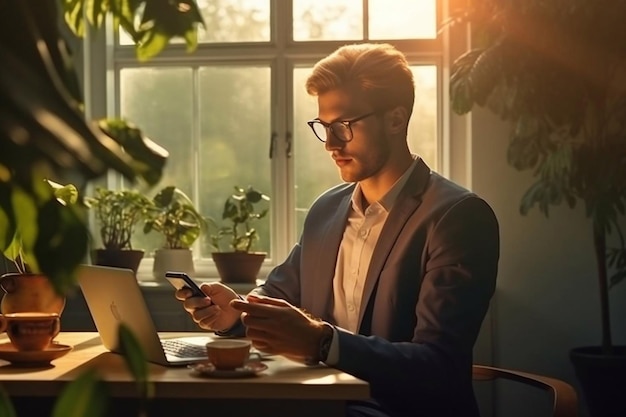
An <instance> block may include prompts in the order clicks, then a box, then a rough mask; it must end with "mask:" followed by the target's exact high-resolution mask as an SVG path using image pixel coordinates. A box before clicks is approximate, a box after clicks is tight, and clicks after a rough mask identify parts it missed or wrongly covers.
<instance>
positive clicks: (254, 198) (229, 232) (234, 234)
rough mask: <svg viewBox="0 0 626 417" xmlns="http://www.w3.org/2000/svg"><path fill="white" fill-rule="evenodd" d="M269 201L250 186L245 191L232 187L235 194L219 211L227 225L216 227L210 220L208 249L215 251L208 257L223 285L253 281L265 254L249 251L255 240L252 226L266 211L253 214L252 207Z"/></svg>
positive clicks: (256, 238)
mask: <svg viewBox="0 0 626 417" xmlns="http://www.w3.org/2000/svg"><path fill="white" fill-rule="evenodd" d="M269 200H270V198H269V197H268V196H267V195H265V194H263V193H262V192H260V191H258V190H255V189H254V188H253V187H252V186H249V187H248V188H247V189H243V188H241V187H239V186H235V192H234V193H233V194H231V195H230V196H229V197H228V198H227V199H226V202H225V203H224V210H223V212H222V220H224V221H226V222H227V224H226V225H224V226H221V227H218V226H217V224H216V223H215V221H211V224H212V225H213V226H215V227H216V228H217V230H216V232H215V233H213V234H211V236H210V239H211V246H212V247H213V248H215V251H214V252H212V253H211V256H212V258H213V261H214V262H215V266H216V268H217V271H218V273H219V274H220V277H221V279H222V281H223V282H225V283H240V282H241V283H255V282H256V277H257V274H258V273H259V270H260V269H261V265H262V264H263V261H264V260H265V257H266V256H267V253H265V252H254V251H252V248H253V246H254V244H255V242H257V240H258V239H259V235H258V233H257V230H256V229H255V228H254V227H253V223H254V222H256V221H257V220H260V219H262V218H264V217H265V216H266V215H267V213H268V208H267V207H266V208H264V209H262V210H261V211H258V212H257V211H256V209H255V206H256V205H257V204H260V203H261V202H268V201H269ZM224 239H226V240H227V241H228V245H227V248H224V247H223V240H224Z"/></svg>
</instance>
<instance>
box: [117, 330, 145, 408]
mask: <svg viewBox="0 0 626 417" xmlns="http://www.w3.org/2000/svg"><path fill="white" fill-rule="evenodd" d="M118 340H119V343H120V349H121V351H122V353H123V355H124V361H125V362H126V366H128V369H129V371H130V372H131V374H132V375H133V377H134V379H135V381H136V382H137V388H138V390H139V394H140V396H141V398H142V399H144V400H145V399H147V398H152V396H153V395H154V386H153V384H152V383H151V382H150V381H149V379H148V361H147V359H146V355H145V353H144V351H143V348H142V347H141V345H140V344H139V341H138V340H137V338H136V337H135V335H134V334H133V333H132V331H131V330H130V328H128V326H126V325H125V324H124V323H121V324H120V326H119V328H118Z"/></svg>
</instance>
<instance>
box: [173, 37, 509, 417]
mask: <svg viewBox="0 0 626 417" xmlns="http://www.w3.org/2000/svg"><path fill="white" fill-rule="evenodd" d="M306 87H307V91H308V92H309V94H311V95H314V96H317V99H318V118H317V119H314V120H312V121H310V122H309V125H310V126H311V128H312V130H313V132H314V133H315V135H316V136H317V138H318V139H319V140H320V141H322V142H324V144H325V147H326V150H327V151H328V152H329V153H330V156H331V157H332V159H333V161H334V162H335V164H336V165H337V167H338V169H339V173H340V174H341V178H342V179H343V180H344V181H345V182H346V183H344V184H342V185H339V186H337V187H335V188H332V189H330V190H329V191H327V192H325V193H324V194H323V195H322V196H320V197H319V198H318V199H317V200H316V201H315V202H314V203H313V205H312V207H311V209H310V211H309V214H308V216H307V218H306V221H305V224H304V229H303V232H302V236H301V238H300V241H299V243H298V244H297V245H296V246H295V247H294V248H293V249H292V251H291V253H290V255H289V257H288V258H287V260H286V261H285V262H284V263H283V264H282V265H279V266H278V267H276V268H275V269H274V270H273V271H272V272H271V273H270V274H269V276H268V277H267V280H266V282H265V284H264V285H262V286H260V287H259V288H257V289H256V290H255V291H253V292H252V294H250V295H248V297H247V299H246V300H241V299H239V298H238V297H237V295H236V294H235V293H234V292H233V291H232V290H230V289H229V288H228V287H226V286H224V285H221V284H205V285H204V286H203V287H202V289H203V291H204V292H205V293H206V295H207V297H206V298H204V299H202V298H187V297H188V296H189V294H188V293H187V292H185V291H179V292H178V293H177V294H176V295H177V297H178V298H179V299H181V300H185V302H184V307H185V309H186V310H187V311H189V312H190V313H191V314H192V316H193V318H194V320H195V321H196V322H197V323H198V324H199V325H200V326H201V327H203V328H205V329H212V330H217V331H218V332H217V333H218V334H240V335H243V334H244V332H245V334H246V335H247V337H249V338H250V339H252V341H253V344H254V346H255V347H257V348H258V349H260V350H262V351H265V352H270V353H275V354H282V355H285V356H287V357H290V358H293V359H295V360H300V361H303V362H306V363H318V362H319V361H321V362H324V363H326V364H327V365H329V366H332V367H335V368H337V369H340V370H342V371H344V372H347V373H349V374H352V375H354V376H356V377H358V378H361V379H363V380H365V381H368V382H369V383H370V389H371V395H372V400H371V401H369V402H364V403H354V404H350V406H349V410H348V415H351V416H478V411H477V406H476V401H475V399H474V394H473V391H472V385H471V365H472V348H473V345H474V342H475V340H476V337H477V334H478V331H479V329H480V325H481V322H482V320H483V318H484V315H485V313H486V311H487V308H488V304H489V300H490V298H491V295H492V294H493V291H494V288H495V279H496V272H497V263H498V256H499V238H498V224H497V221H496V218H495V216H494V213H493V211H492V210H491V209H490V207H489V206H488V205H487V204H486V203H485V202H484V201H483V200H481V199H480V198H478V197H477V196H476V195H475V194H473V193H471V192H469V191H467V190H465V189H463V188H462V187H460V186H458V185H455V184H454V183H452V182H450V181H448V180H446V179H445V178H443V177H441V176H439V175H438V174H436V173H434V172H432V171H431V170H430V169H429V168H428V167H427V166H426V164H425V163H424V162H423V161H422V160H421V159H420V158H419V157H417V156H414V155H412V154H411V153H410V151H409V148H408V145H407V140H406V136H407V126H408V123H409V118H410V116H411V111H412V108H413V101H414V85H413V77H412V74H411V71H410V69H409V67H408V64H407V61H406V59H405V57H404V56H403V55H402V54H401V53H400V52H399V51H397V50H396V49H394V48H393V47H392V46H390V45H387V44H361V45H350V46H344V47H342V48H340V49H338V50H337V51H336V52H334V53H333V54H331V55H330V56H328V57H327V58H325V59H323V60H321V61H320V62H319V63H318V64H317V65H316V66H315V67H314V69H313V73H312V74H311V76H310V77H309V79H308V80H307V83H306ZM211 303H213V304H211ZM242 313H243V314H242Z"/></svg>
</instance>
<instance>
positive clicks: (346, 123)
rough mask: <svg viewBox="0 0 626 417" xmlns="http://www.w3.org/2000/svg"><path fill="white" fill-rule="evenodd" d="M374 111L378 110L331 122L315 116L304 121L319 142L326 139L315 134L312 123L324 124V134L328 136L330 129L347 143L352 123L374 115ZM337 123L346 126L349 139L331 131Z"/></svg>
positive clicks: (351, 135) (351, 134)
mask: <svg viewBox="0 0 626 417" xmlns="http://www.w3.org/2000/svg"><path fill="white" fill-rule="evenodd" d="M376 113H378V111H376V110H375V111H372V112H369V113H365V114H364V115H362V116H358V117H353V118H352V119H348V120H336V121H334V122H331V123H326V122H323V121H321V120H320V119H317V118H316V119H313V120H309V121H308V122H306V124H308V125H309V127H310V128H311V130H312V131H313V134H314V135H315V137H316V138H317V139H318V140H319V141H320V142H322V143H326V141H327V139H323V138H321V137H320V136H319V135H318V134H317V132H316V131H315V127H314V125H315V124H316V123H319V124H321V125H322V126H324V128H325V129H326V131H327V132H326V136H328V130H330V133H332V134H333V135H334V136H335V137H336V138H337V139H339V140H340V141H341V142H344V143H348V142H350V141H351V140H352V139H353V138H354V133H353V132H352V123H356V122H358V121H359V120H363V119H365V118H367V117H370V116H373V115H375V114H376ZM337 123H340V124H342V125H344V126H346V127H347V128H348V132H350V139H348V140H344V139H342V138H340V137H339V136H337V135H336V134H335V132H334V131H333V125H334V124H337Z"/></svg>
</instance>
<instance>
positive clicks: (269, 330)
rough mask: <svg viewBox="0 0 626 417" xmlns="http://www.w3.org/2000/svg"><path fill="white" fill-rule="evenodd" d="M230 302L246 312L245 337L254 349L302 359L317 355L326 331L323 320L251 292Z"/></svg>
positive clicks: (282, 302) (298, 359)
mask: <svg viewBox="0 0 626 417" xmlns="http://www.w3.org/2000/svg"><path fill="white" fill-rule="evenodd" d="M230 304H231V306H232V307H233V308H234V309H235V310H237V311H241V312H243V313H244V314H243V316H242V320H243V324H245V325H246V326H247V332H246V336H247V337H248V338H250V339H251V340H252V345H253V346H254V347H255V348H257V349H259V350H261V351H263V352H266V353H271V354H279V355H284V356H287V357H288V358H290V359H293V360H297V361H299V362H304V361H305V360H306V359H307V358H311V357H315V356H317V354H318V349H319V344H320V340H321V338H322V336H323V333H324V331H323V326H324V325H323V323H322V322H321V321H319V320H315V319H312V318H310V317H309V316H308V315H306V314H305V313H304V312H302V311H301V310H300V309H298V308H296V307H294V306H292V305H291V304H289V303H288V302H286V301H284V300H280V299H276V298H270V297H263V296H258V295H252V294H251V295H248V297H247V301H244V300H240V299H236V300H233V301H231V302H230Z"/></svg>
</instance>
